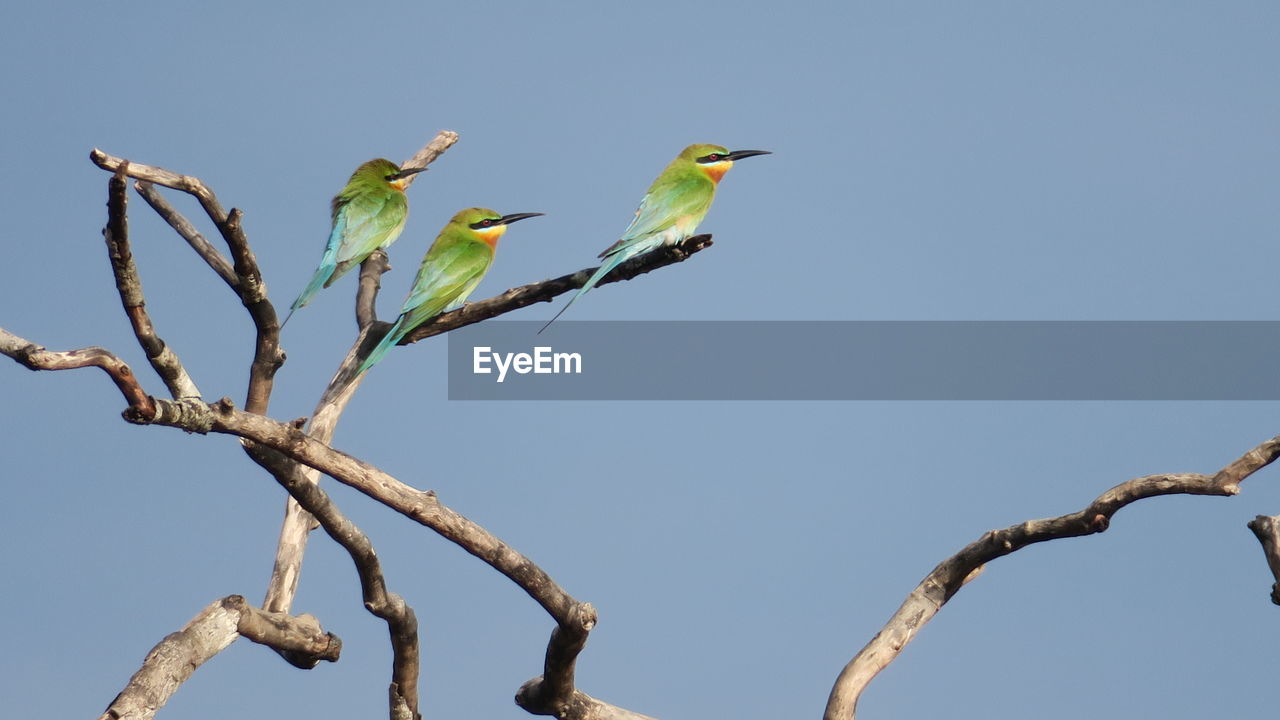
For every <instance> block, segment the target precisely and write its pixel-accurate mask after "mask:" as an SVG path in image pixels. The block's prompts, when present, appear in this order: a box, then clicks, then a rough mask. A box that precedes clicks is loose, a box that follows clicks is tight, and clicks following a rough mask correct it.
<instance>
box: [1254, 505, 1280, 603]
mask: <svg viewBox="0 0 1280 720" xmlns="http://www.w3.org/2000/svg"><path fill="white" fill-rule="evenodd" d="M1249 529H1250V530H1252V531H1253V535H1254V537H1256V538H1258V542H1260V543H1262V552H1264V553H1266V556H1267V566H1268V567H1270V568H1271V575H1272V577H1274V578H1275V579H1276V582H1274V583H1272V585H1271V602H1273V603H1275V604H1276V605H1280V515H1259V516H1257V517H1255V518H1254V519H1253V520H1250V521H1249Z"/></svg>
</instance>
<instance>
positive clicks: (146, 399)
mask: <svg viewBox="0 0 1280 720" xmlns="http://www.w3.org/2000/svg"><path fill="white" fill-rule="evenodd" d="M0 355H7V356H9V357H11V358H13V359H14V360H16V361H18V364H20V365H22V366H24V367H26V368H29V369H31V370H74V369H77V368H84V367H96V368H102V370H103V371H104V372H106V373H107V375H109V376H110V377H111V381H112V382H114V383H115V384H116V387H117V388H118V389H119V390H120V394H121V395H123V396H124V401H125V402H126V403H128V404H129V407H130V409H131V410H133V411H134V412H135V413H137V414H140V415H141V416H142V417H148V418H149V417H154V416H155V414H156V408H155V403H154V402H153V401H152V399H151V396H150V395H148V394H147V392H146V391H145V390H143V389H142V385H140V384H139V383H138V376H137V375H135V374H134V373H133V370H131V369H130V368H129V366H128V365H127V364H126V363H125V361H123V360H121V359H120V358H119V357H117V356H116V355H115V354H113V353H112V352H110V351H108V350H106V349H104V348H100V347H87V348H80V349H79V350H63V351H54V350H45V349H44V348H43V347H41V346H39V345H36V344H35V343H33V342H31V341H30V340H27V339H25V338H21V337H18V336H17V335H14V334H13V333H11V332H9V331H8V330H5V329H4V328H0Z"/></svg>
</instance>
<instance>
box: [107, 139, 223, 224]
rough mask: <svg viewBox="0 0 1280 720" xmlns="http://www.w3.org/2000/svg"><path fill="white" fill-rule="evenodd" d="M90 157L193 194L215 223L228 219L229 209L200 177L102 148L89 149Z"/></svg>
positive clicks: (110, 167) (110, 168)
mask: <svg viewBox="0 0 1280 720" xmlns="http://www.w3.org/2000/svg"><path fill="white" fill-rule="evenodd" d="M89 159H90V160H91V161H93V164H94V165H97V166H98V167H100V168H102V169H103V170H106V171H107V172H110V173H114V172H116V171H117V170H119V169H120V168H121V167H122V166H125V167H126V170H125V175H128V176H129V177H131V178H133V179H135V180H145V181H147V182H150V183H155V184H156V185H163V186H165V187H170V188H173V189H174V190H181V191H182V192H184V193H187V194H189V195H192V196H194V197H195V199H196V200H197V201H198V202H199V203H200V207H202V208H204V211H205V213H207V214H208V215H209V218H210V219H211V220H213V222H214V223H217V224H219V225H221V224H222V223H224V222H226V220H227V211H226V210H223V209H222V204H221V203H219V202H218V198H217V196H215V195H214V194H213V191H212V190H210V189H209V188H208V187H206V186H205V184H204V183H203V182H201V181H200V178H197V177H192V176H190V175H179V174H178V173H175V172H170V171H168V170H165V169H164V168H158V167H154V166H151V165H142V164H140V163H135V162H129V161H128V160H125V159H124V158H118V157H115V156H112V155H108V154H106V153H104V152H102V151H101V150H99V149H97V148H94V149H93V150H91V151H89Z"/></svg>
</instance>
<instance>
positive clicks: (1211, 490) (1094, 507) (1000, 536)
mask: <svg viewBox="0 0 1280 720" xmlns="http://www.w3.org/2000/svg"><path fill="white" fill-rule="evenodd" d="M1277 457H1280V436H1277V437H1274V438H1271V439H1270V440H1268V441H1266V442H1264V443H1262V444H1261V445H1258V446H1257V447H1255V448H1253V449H1251V450H1249V451H1248V452H1246V453H1245V454H1244V455H1242V456H1241V457H1240V458H1238V459H1236V460H1235V461H1233V462H1231V463H1230V464H1229V465H1227V466H1226V467H1224V468H1223V469H1221V470H1219V471H1218V472H1217V473H1216V474H1214V475H1195V474H1186V475H1150V476H1147V477H1141V478H1136V479H1134V480H1130V481H1128V482H1125V483H1122V484H1120V485H1117V486H1115V487H1113V488H1111V489H1110V490H1108V491H1106V492H1105V493H1103V494H1102V495H1099V496H1098V498H1097V499H1095V500H1094V501H1093V502H1092V503H1090V504H1089V506H1088V507H1086V508H1085V509H1084V510H1081V511H1080V512H1076V513H1071V514H1070V515H1062V516H1060V517H1056V518H1049V519H1046V520H1029V521H1027V522H1024V523H1022V524H1019V525H1013V526H1011V527H1007V528H1005V529H1003V530H992V531H989V532H987V533H986V534H984V535H983V536H982V537H981V538H979V539H978V540H976V541H975V542H972V543H970V544H969V545H967V546H965V548H964V549H962V550H961V551H960V552H958V553H956V554H955V555H952V556H951V557H949V558H947V559H946V560H943V561H942V563H940V564H939V565H938V566H937V567H936V568H934V569H933V572H930V573H929V574H928V575H927V576H925V578H924V580H921V581H920V584H919V585H917V586H916V589H915V590H912V591H911V594H909V595H908V596H907V599H906V600H905V601H903V603H902V606H901V607H899V608H898V611H897V612H895V613H894V614H893V617H891V618H890V619H889V622H887V623H886V624H885V626H884V627H883V628H882V629H881V630H880V632H879V633H878V634H877V635H876V636H875V637H874V638H872V640H871V642H869V643H867V645H866V647H864V648H862V650H860V651H859V652H858V654H857V655H855V656H854V658H853V659H852V660H850V661H849V664H848V665H846V666H845V667H844V670H843V671H842V672H841V673H840V676H839V677H838V678H837V679H836V683H835V687H833V688H832V690H831V696H830V697H829V698H828V700H827V709H826V713H825V714H824V715H823V718H824V720H852V718H854V717H855V711H856V708H857V704H858V698H859V697H860V696H861V695H862V691H863V690H864V689H865V688H866V686H867V684H868V683H870V682H871V679H872V678H874V677H875V676H876V674H877V673H879V672H880V671H881V670H883V669H884V668H885V667H886V666H887V665H888V664H889V663H891V662H893V660H894V659H895V658H897V656H898V654H899V653H900V652H901V651H902V648H903V647H905V646H906V645H907V643H909V642H911V640H912V638H913V637H914V636H915V634H916V633H917V632H918V631H919V630H920V628H922V627H924V625H925V624H926V623H928V622H929V621H930V620H931V619H933V616H934V615H935V614H937V612H938V611H939V610H941V609H942V606H943V605H945V604H946V602H947V601H948V600H950V599H951V597H952V596H953V595H955V594H956V593H957V592H959V591H960V588H961V587H963V586H964V585H965V583H967V582H969V580H971V579H973V578H974V577H975V576H976V574H977V573H978V572H980V571H981V569H982V567H983V565H984V564H985V563H988V562H990V561H992V560H995V559H996V558H1000V557H1004V556H1005V555H1008V554H1010V553H1013V552H1016V551H1018V550H1021V549H1022V548H1024V547H1027V546H1028V545H1032V544H1035V543H1040V542H1046V541H1048V540H1058V539H1061V538H1069V537H1080V536H1082V535H1092V534H1094V533H1100V532H1103V531H1105V530H1106V529H1107V528H1108V527H1109V526H1110V524H1111V517H1112V516H1113V515H1115V513H1116V512H1117V511H1119V510H1120V508H1123V507H1124V506H1126V505H1128V504H1130V503H1134V502H1137V501H1139V500H1143V499H1145V498H1149V497H1157V496H1160V495H1224V496H1231V495H1236V494H1239V492H1240V483H1241V481H1243V480H1244V479H1245V478H1247V477H1249V476H1250V475H1252V474H1253V473H1255V472H1257V471H1258V470H1260V469H1262V468H1264V467H1266V466H1267V465H1269V464H1271V463H1272V462H1273V461H1275V459H1276V458H1277Z"/></svg>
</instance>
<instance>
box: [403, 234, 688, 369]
mask: <svg viewBox="0 0 1280 720" xmlns="http://www.w3.org/2000/svg"><path fill="white" fill-rule="evenodd" d="M711 245H712V242H711V236H710V235H694V236H693V237H691V238H686V239H684V240H681V241H680V242H678V243H676V244H674V245H663V246H662V247H660V248H658V249H656V250H653V251H652V252H647V253H645V254H643V255H640V256H638V257H634V258H631V259H630V260H628V261H626V262H624V263H622V264H621V265H619V266H618V267H616V268H614V270H613V272H610V273H609V274H608V275H605V276H604V279H602V280H601V281H600V282H599V283H598V284H597V287H599V286H600V285H608V284H609V283H615V282H621V281H623V280H631V279H632V278H634V277H636V276H638V275H643V274H645V273H648V272H652V271H654V270H657V269H658V268H663V267H666V266H668V265H674V264H676V263H678V262H683V261H685V260H688V259H689V257H690V256H692V255H693V254H694V253H696V252H698V251H700V250H705V249H706V248H709V247H711ZM597 269H599V268H598V267H591V268H583V269H582V270H579V271H577V272H575V273H569V274H568V275H561V276H560V277H558V278H554V279H551V280H543V281H542V282H536V283H530V284H529V285H521V286H520V287H518V288H512V289H510V290H508V291H506V292H504V293H502V294H501V295H495V296H494V297H491V298H489V299H487V300H480V301H478V302H473V303H467V304H466V305H465V306H463V307H460V308H458V309H457V310H453V311H451V312H447V313H442V314H440V315H437V316H435V317H434V318H432V319H430V320H428V321H426V322H424V323H422V324H421V325H419V326H418V327H416V328H414V329H413V330H412V331H411V332H410V333H409V334H408V335H406V336H405V337H404V339H403V340H401V341H400V343H399V344H400V345H408V344H410V343H415V342H418V341H419V340H422V339H424V338H429V337H431V336H433V335H440V334H442V333H447V332H449V331H450V330H456V329H458V328H460V327H464V326H467V325H473V324H475V323H478V322H480V321H481V320H488V319H489V318H494V317H497V316H499V315H504V314H506V313H509V312H511V311H512V310H519V309H520V308H522V307H527V306H529V305H532V304H534V303H539V302H550V301H551V300H553V299H554V298H555V297H556V296H558V295H563V294H564V293H567V292H569V291H570V290H576V289H578V288H580V287H582V286H583V285H585V284H587V280H590V279H591V275H592V274H593V273H595V271H596V270H597ZM383 332H385V330H384V331H383Z"/></svg>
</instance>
